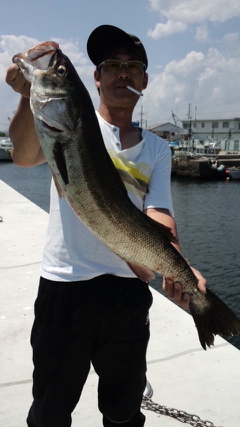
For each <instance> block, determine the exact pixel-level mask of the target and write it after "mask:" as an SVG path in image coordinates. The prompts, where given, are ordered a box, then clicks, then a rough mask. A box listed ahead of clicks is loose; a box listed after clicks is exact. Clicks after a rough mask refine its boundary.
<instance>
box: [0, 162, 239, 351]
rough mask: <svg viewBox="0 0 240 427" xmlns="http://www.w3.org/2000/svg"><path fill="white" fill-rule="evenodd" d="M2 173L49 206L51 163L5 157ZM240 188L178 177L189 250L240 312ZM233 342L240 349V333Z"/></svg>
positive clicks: (182, 234)
mask: <svg viewBox="0 0 240 427" xmlns="http://www.w3.org/2000/svg"><path fill="white" fill-rule="evenodd" d="M0 179H1V180H2V181H4V182H6V183H7V184H8V185H10V186H11V187H12V188H14V189H15V190H16V191H18V192H20V193H21V194H23V195H24V196H25V197H27V198H28V199H30V200H31V201H32V202H34V203H35V204H37V205H38V206H40V207H41V208H42V209H44V210H45V211H48V209H49V188H50V180H51V173H50V170H49V168H48V165H47V164H44V165H40V166H37V167H34V168H29V169H28V168H19V167H17V166H16V165H14V164H13V163H12V162H0ZM239 194H240V184H239V182H238V181H213V182H211V181H209V182H206V181H198V180H196V181H195V180H189V179H181V178H174V177H173V179H172V195H173V204H174V212H175V219H176V222H177V226H178V234H179V238H180V242H181V246H182V251H183V254H184V256H185V257H186V258H188V259H189V260H190V262H191V265H192V266H194V267H196V268H197V269H198V270H200V271H201V273H202V274H203V275H204V276H205V277H206V278H207V280H208V286H209V288H210V289H212V290H213V291H214V292H216V293H217V294H218V295H219V296H220V297H221V298H222V299H223V300H224V301H225V303H226V304H228V305H229V307H231V308H232V310H233V311H234V312H235V313H236V314H237V315H238V316H239V317H240V295H239V292H240V279H239V273H240V251H239V249H240V242H239V241H238V239H239V234H240V221H239V212H240V197H239ZM0 216H1V206H0ZM3 220H4V218H3ZM161 282H162V279H161V278H160V277H157V278H156V279H155V280H154V281H152V283H151V285H152V286H153V287H154V288H155V289H156V290H158V291H159V292H162V289H161V288H162V283H161ZM176 321H177V319H176ZM229 342H231V343H232V344H233V345H235V346H236V347H237V348H238V349H240V337H234V338H231V339H230V340H229Z"/></svg>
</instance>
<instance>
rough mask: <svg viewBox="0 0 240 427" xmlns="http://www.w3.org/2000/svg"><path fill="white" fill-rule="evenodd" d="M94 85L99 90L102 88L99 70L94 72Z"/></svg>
mask: <svg viewBox="0 0 240 427" xmlns="http://www.w3.org/2000/svg"><path fill="white" fill-rule="evenodd" d="M94 83H95V86H96V88H98V89H99V87H100V73H99V71H98V70H95V71H94Z"/></svg>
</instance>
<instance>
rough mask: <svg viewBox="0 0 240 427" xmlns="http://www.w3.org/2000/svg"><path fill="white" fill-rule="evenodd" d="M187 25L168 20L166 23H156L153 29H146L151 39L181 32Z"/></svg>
mask: <svg viewBox="0 0 240 427" xmlns="http://www.w3.org/2000/svg"><path fill="white" fill-rule="evenodd" d="M186 28H187V25H186V24H185V23H183V22H174V21H172V20H170V19H169V20H168V21H167V22H166V24H162V23H158V24H157V25H156V27H155V28H154V30H149V31H148V36H150V37H152V38H153V39H159V38H160V37H168V36H171V35H173V34H176V33H182V32H184V31H185V30H186Z"/></svg>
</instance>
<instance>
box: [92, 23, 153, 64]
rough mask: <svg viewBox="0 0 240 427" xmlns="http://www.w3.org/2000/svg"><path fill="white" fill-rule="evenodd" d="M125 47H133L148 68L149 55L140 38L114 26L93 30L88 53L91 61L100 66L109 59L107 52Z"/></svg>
mask: <svg viewBox="0 0 240 427" xmlns="http://www.w3.org/2000/svg"><path fill="white" fill-rule="evenodd" d="M124 45H126V46H131V48H132V49H133V50H134V51H135V52H136V53H137V54H138V56H139V59H140V60H141V61H142V62H143V63H144V64H145V65H146V68H147V66H148V59H147V54H146V51H145V49H144V46H143V44H142V42H141V41H140V40H139V38H138V37H136V36H134V35H132V34H128V33H126V32H125V31H123V30H121V29H120V28H118V27H114V26H113V25H100V27H97V28H96V29H95V30H93V32H92V33H91V34H90V36H89V38H88V41H87V52H88V56H89V58H90V59H91V61H92V62H93V63H94V64H95V65H96V66H98V65H99V64H100V63H101V62H102V61H104V60H105V59H107V58H106V56H105V55H106V53H105V52H106V51H107V50H108V49H110V48H111V47H112V48H114V46H116V47H121V46H124Z"/></svg>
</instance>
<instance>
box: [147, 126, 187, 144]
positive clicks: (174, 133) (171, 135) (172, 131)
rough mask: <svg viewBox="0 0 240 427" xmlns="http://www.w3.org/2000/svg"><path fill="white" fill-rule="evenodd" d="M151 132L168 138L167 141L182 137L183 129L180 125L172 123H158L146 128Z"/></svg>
mask: <svg viewBox="0 0 240 427" xmlns="http://www.w3.org/2000/svg"><path fill="white" fill-rule="evenodd" d="M148 130H150V131H151V132H153V133H155V134H156V135H158V136H161V138H164V139H168V140H169V141H176V140H178V141H179V140H181V139H182V134H183V130H182V128H181V127H179V126H176V125H174V124H173V123H170V122H167V123H159V124H156V125H153V126H150V127H149V128H148Z"/></svg>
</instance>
